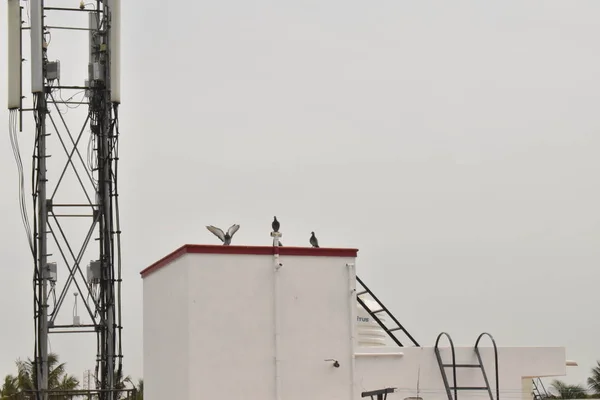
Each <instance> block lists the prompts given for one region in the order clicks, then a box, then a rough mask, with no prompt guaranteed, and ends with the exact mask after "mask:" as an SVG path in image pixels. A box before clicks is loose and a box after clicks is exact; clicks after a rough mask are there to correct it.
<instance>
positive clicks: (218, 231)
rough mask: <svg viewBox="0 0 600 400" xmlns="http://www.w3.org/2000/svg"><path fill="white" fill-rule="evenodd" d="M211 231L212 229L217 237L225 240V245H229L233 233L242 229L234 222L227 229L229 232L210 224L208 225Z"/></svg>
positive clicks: (222, 240)
mask: <svg viewBox="0 0 600 400" xmlns="http://www.w3.org/2000/svg"><path fill="white" fill-rule="evenodd" d="M206 229H208V230H209V231H211V232H212V233H213V234H214V235H215V236H216V237H218V238H219V239H221V242H223V246H229V245H230V244H231V238H232V237H233V235H234V234H235V233H236V232H237V231H238V229H240V226H239V225H238V224H233V225H231V226H230V227H229V229H228V230H227V233H223V231H222V230H221V229H219V228H217V227H216V226H212V225H209V226H207V227H206Z"/></svg>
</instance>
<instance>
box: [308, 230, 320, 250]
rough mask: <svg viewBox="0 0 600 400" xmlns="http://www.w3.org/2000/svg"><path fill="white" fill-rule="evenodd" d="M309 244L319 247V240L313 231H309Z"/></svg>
mask: <svg viewBox="0 0 600 400" xmlns="http://www.w3.org/2000/svg"><path fill="white" fill-rule="evenodd" d="M310 244H311V245H312V247H319V241H318V240H317V237H316V236H315V233H314V232H311V233H310Z"/></svg>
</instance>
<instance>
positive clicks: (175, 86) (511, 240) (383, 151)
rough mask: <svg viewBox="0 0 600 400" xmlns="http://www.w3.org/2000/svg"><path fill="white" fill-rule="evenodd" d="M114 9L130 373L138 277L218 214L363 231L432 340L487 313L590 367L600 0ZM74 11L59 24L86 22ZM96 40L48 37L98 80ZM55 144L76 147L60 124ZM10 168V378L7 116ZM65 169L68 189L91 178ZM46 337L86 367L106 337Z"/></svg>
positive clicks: (333, 240) (138, 313) (361, 237)
mask: <svg viewBox="0 0 600 400" xmlns="http://www.w3.org/2000/svg"><path fill="white" fill-rule="evenodd" d="M57 3H61V2H57ZM122 3H123V10H122V105H121V107H120V131H121V149H120V159H121V161H120V165H119V179H120V199H121V220H122V230H123V257H124V259H123V268H124V295H123V307H124V311H123V312H124V321H123V325H124V336H123V341H124V343H123V345H124V354H125V358H124V363H125V368H126V373H127V374H130V375H132V376H133V377H134V378H137V377H141V376H142V280H141V278H140V277H139V271H140V270H141V269H143V268H144V267H146V266H147V265H149V264H151V263H152V262H153V261H155V260H157V259H159V258H160V257H162V256H164V255H165V254H167V253H169V252H170V251H172V250H174V249H175V248H176V247H178V246H180V245H182V244H184V243H217V239H216V238H215V237H214V236H213V235H212V234H211V233H210V232H208V231H207V230H206V229H205V228H204V226H205V225H207V224H214V225H217V226H220V227H223V228H226V227H228V226H229V225H231V224H232V223H239V224H240V225H241V229H240V230H239V232H238V233H237V234H236V236H235V240H234V243H235V244H252V245H260V244H269V241H270V237H269V232H270V222H271V220H272V218H273V215H277V216H278V217H279V219H280V221H281V223H282V231H283V233H284V237H283V242H284V243H285V244H286V245H308V238H309V236H310V232H311V231H313V230H314V231H315V232H316V233H317V236H318V238H319V240H320V242H321V245H322V246H324V247H330V246H331V247H357V248H359V249H360V252H359V259H358V262H357V268H358V273H359V274H360V276H362V278H363V279H364V280H365V281H366V282H367V283H368V284H369V286H370V287H371V288H372V289H374V290H375V291H376V293H377V294H378V296H379V297H380V298H381V299H383V300H384V302H385V303H386V304H387V305H388V307H389V308H391V309H392V310H393V311H394V313H395V315H396V317H397V318H398V319H399V320H400V321H401V322H403V323H404V324H405V326H406V327H407V328H408V329H409V331H411V333H412V334H413V336H415V337H416V338H417V340H419V341H420V342H421V344H423V345H433V343H434V341H435V338H436V336H437V334H438V333H439V332H440V331H442V330H443V331H447V332H449V333H450V334H451V335H452V337H453V338H454V339H455V342H457V343H458V344H461V345H472V344H473V342H474V340H475V339H476V337H477V335H478V334H479V333H480V332H482V331H488V332H490V333H492V334H493V335H494V337H495V339H496V341H497V343H498V344H499V345H500V346H566V348H567V356H568V358H569V359H574V360H576V361H578V362H579V365H580V366H579V367H570V368H569V369H568V371H569V375H568V377H567V380H568V381H570V382H578V383H579V382H581V383H583V382H584V380H585V378H586V377H587V376H588V375H589V371H590V368H591V367H592V366H593V364H594V363H595V360H596V359H600V345H599V344H598V337H599V335H600V321H599V320H598V315H597V313H598V311H597V310H598V282H599V281H600V272H599V269H598V264H599V262H600V246H599V240H600V217H599V213H598V204H600V187H599V185H598V183H597V182H598V176H599V173H600V171H599V168H600V158H599V157H598V152H599V149H600V135H598V132H599V130H600V120H599V119H598V109H599V106H600V77H599V74H598V71H600V44H599V41H598V38H599V37H600V24H598V15H599V14H600V3H599V2H598V1H577V2H566V1H551V0H546V1H544V2H540V1H536V2H534V1H522V0H519V1H511V0H502V1H496V2H483V1H452V2H449V1H442V0H439V1H422V0H421V1H399V0H380V1H376V2H368V1H356V0H345V1H341V0H329V1H322V0H320V1H316V0H305V1H302V2H281V1H273V0H271V1H269V0H255V1H241V0H230V1H210V2H209V1H192V2H165V1H160V2H159V1H156V0H146V1H144V2H143V4H142V3H141V2H128V1H123V2H122ZM62 4H66V5H68V6H71V7H77V6H78V4H79V2H78V1H75V0H63V1H62ZM5 12H6V2H1V3H0V15H6V14H5ZM75 14H76V13H75ZM77 17H78V16H77V15H75V16H73V15H68V16H67V18H65V17H64V16H60V15H56V14H53V15H52V16H50V15H48V18H49V20H48V24H49V25H50V24H52V25H54V24H70V25H77V26H85V19H81V18H77ZM50 18H51V19H50ZM2 25H3V24H2ZM3 26H4V25H3ZM4 34H5V33H4V32H2V34H0V36H3V37H4ZM26 39H27V40H28V37H27V36H26ZM86 43H87V42H86V35H85V34H81V33H78V32H75V33H74V32H72V31H69V32H68V33H65V32H64V31H63V32H59V31H55V32H53V33H52V42H51V44H50V48H49V54H50V58H51V59H60V61H61V70H62V81H63V84H65V85H81V84H82V83H83V79H84V78H85V75H86V63H87V56H86V54H87V50H86ZM27 48H28V46H27ZM0 49H1V54H2V57H1V61H0V75H1V76H3V77H6V73H7V68H6V40H2V41H0ZM25 58H29V55H28V54H26V55H25ZM28 68H29V64H26V65H25V71H26V72H27V71H28ZM3 79H6V78H3ZM26 79H28V75H27V76H26ZM0 87H1V88H2V92H3V93H2V96H4V98H5V97H6V95H5V91H6V86H5V84H2V85H0ZM27 88H28V86H27ZM27 88H26V89H27ZM27 90H28V89H27ZM25 94H26V95H27V96H28V98H29V99H30V98H31V96H30V94H29V92H27V93H25ZM63 97H65V99H66V97H68V96H67V94H66V93H64V94H63ZM78 98H79V97H78ZM3 101H5V100H3ZM55 115H56V114H55ZM82 115H85V110H83V107H81V108H80V109H77V110H69V113H68V114H67V115H66V118H67V120H68V121H69V123H72V124H73V126H74V127H77V124H80V123H81V116H82ZM24 118H25V120H26V121H27V125H26V127H25V129H24V131H23V133H21V134H19V137H20V140H21V142H20V144H21V147H22V152H23V159H24V162H25V163H26V174H27V176H26V184H27V185H29V175H28V174H29V173H30V172H28V171H30V170H29V164H30V159H31V157H30V155H31V152H32V146H33V145H32V143H33V142H32V140H31V139H32V135H33V133H32V124H31V120H32V116H31V115H30V114H26V115H25V117H24ZM0 122H1V123H2V124H4V125H3V126H7V125H8V113H7V111H6V110H5V107H2V109H1V110H0ZM74 129H75V130H76V128H74ZM5 132H6V130H5ZM52 141H53V142H52ZM86 143H87V141H86ZM49 147H50V150H51V152H52V154H53V157H54V158H53V159H54V160H55V159H57V158H58V157H60V156H62V154H63V153H64V152H62V148H61V147H60V145H59V144H58V143H57V142H56V136H51V137H50V139H49ZM84 148H85V146H84ZM49 174H50V180H51V183H50V184H53V183H52V182H54V183H55V182H56V180H57V178H58V176H59V174H60V169H58V167H57V166H54V165H51V168H50V171H49ZM0 179H1V181H2V182H4V186H3V188H4V189H3V191H2V196H0V218H1V220H2V221H3V223H2V224H0V238H1V239H2V240H0V254H2V256H3V260H2V262H1V263H0V272H1V276H2V278H1V279H0V303H1V304H3V307H2V310H3V311H2V313H1V314H2V317H1V320H2V326H3V328H2V340H0V376H3V375H4V374H7V373H13V372H15V367H14V360H15V359H17V358H19V357H21V358H23V357H27V356H31V354H32V350H33V323H32V322H33V315H32V283H31V279H32V261H31V255H30V253H29V249H28V245H27V240H26V236H25V231H24V229H23V226H22V224H21V220H20V215H19V204H18V184H17V183H18V176H17V170H16V167H15V161H14V157H13V154H12V150H11V146H10V141H9V137H8V134H5V136H4V138H3V139H2V144H1V145H0ZM69 185H70V186H68V187H66V189H65V190H66V192H65V195H64V197H63V199H68V198H69V197H68V194H69V193H71V192H72V193H73V195H74V194H75V193H78V192H77V190H78V187H77V186H76V182H75V181H74V180H70V181H69ZM26 191H27V193H28V194H29V193H30V192H31V190H30V187H29V186H28V187H27V188H26ZM29 199H30V196H29V195H28V197H27V201H28V202H29V203H31V201H30V200H29ZM30 218H31V217H30ZM73 229H74V230H75V228H73ZM75 241H76V242H77V246H79V243H80V242H81V236H79V237H77V238H76V239H75ZM53 257H54V260H55V261H58V262H59V265H61V260H60V258H59V257H58V253H55V255H54V256H53ZM86 257H87V258H86V259H85V260H84V261H85V262H87V261H89V259H91V258H92V257H93V254H92V253H90V255H89V256H86ZM86 260H87V261H86ZM61 268H62V270H60V271H59V280H61V279H62V282H59V285H62V283H64V280H65V279H66V276H67V271H66V269H64V265H63V266H62V267H61ZM232 278H233V277H232ZM72 291H74V290H70V292H72ZM68 297H69V298H68V299H67V303H68V306H65V310H66V311H65V312H66V314H65V315H66V316H65V317H64V318H63V319H61V320H62V322H64V323H69V322H70V321H69V318H70V314H71V311H72V310H71V307H72V295H69V296H68ZM79 310H80V314H81V315H83V312H82V310H83V307H82V305H81V303H80V305H79ZM84 322H85V319H84ZM175 329H176V327H175ZM51 350H52V351H56V352H58V353H59V354H60V355H61V358H62V359H63V360H64V361H66V362H67V363H68V366H69V367H68V369H69V370H70V372H71V373H74V374H76V375H77V376H78V377H80V379H81V377H82V375H83V373H84V370H86V369H88V368H93V366H94V360H95V358H94V354H95V345H94V340H93V338H87V339H86V338H85V337H82V336H63V337H59V336H52V338H51Z"/></svg>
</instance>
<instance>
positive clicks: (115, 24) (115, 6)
mask: <svg viewBox="0 0 600 400" xmlns="http://www.w3.org/2000/svg"><path fill="white" fill-rule="evenodd" d="M108 5H109V7H110V35H109V50H110V100H111V101H112V102H113V103H118V104H120V103H121V0H109V1H108Z"/></svg>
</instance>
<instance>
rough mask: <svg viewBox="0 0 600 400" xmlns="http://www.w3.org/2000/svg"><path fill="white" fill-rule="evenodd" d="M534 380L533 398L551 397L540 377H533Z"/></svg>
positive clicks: (541, 399) (538, 399)
mask: <svg viewBox="0 0 600 400" xmlns="http://www.w3.org/2000/svg"><path fill="white" fill-rule="evenodd" d="M532 382H533V400H543V399H547V398H548V397H550V395H549V394H548V391H547V390H546V388H545V387H544V383H543V382H542V380H541V379H540V378H535V379H532Z"/></svg>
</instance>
